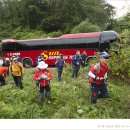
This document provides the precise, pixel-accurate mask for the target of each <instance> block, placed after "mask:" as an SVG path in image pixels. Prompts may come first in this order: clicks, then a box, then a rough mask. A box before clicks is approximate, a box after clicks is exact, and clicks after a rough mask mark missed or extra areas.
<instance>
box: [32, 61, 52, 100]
mask: <svg viewBox="0 0 130 130" xmlns="http://www.w3.org/2000/svg"><path fill="white" fill-rule="evenodd" d="M37 68H38V69H37V70H36V71H35V73H34V77H33V79H34V81H36V82H37V87H38V90H39V96H40V101H43V100H44V90H45V91H46V93H45V96H46V97H48V98H50V94H51V87H50V80H51V79H52V72H51V71H50V70H49V69H48V64H46V63H45V62H44V61H41V62H39V64H38V66H37Z"/></svg>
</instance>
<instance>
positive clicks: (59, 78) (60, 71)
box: [57, 69, 63, 81]
mask: <svg viewBox="0 0 130 130" xmlns="http://www.w3.org/2000/svg"><path fill="white" fill-rule="evenodd" d="M62 71H63V69H57V72H58V81H61V75H62Z"/></svg>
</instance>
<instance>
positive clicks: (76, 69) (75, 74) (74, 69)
mask: <svg viewBox="0 0 130 130" xmlns="http://www.w3.org/2000/svg"><path fill="white" fill-rule="evenodd" d="M79 69H80V66H76V65H73V66H72V77H73V78H74V77H75V78H77V76H78V72H79Z"/></svg>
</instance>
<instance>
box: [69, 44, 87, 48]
mask: <svg viewBox="0 0 130 130" xmlns="http://www.w3.org/2000/svg"><path fill="white" fill-rule="evenodd" d="M69 48H87V44H86V43H78V44H68V49H69Z"/></svg>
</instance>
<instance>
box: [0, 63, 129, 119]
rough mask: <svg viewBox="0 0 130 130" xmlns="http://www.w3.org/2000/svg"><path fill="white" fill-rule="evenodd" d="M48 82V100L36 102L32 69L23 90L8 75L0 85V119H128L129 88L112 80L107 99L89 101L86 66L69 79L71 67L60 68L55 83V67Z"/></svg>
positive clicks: (26, 73)
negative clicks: (61, 73)
mask: <svg viewBox="0 0 130 130" xmlns="http://www.w3.org/2000/svg"><path fill="white" fill-rule="evenodd" d="M50 69H51V70H52V73H53V79H52V81H51V98H52V99H51V103H50V102H48V99H46V100H45V101H44V102H40V101H39V93H38V91H37V87H36V85H35V82H34V81H33V74H34V72H35V68H32V69H26V70H25V74H24V80H23V84H24V89H23V90H20V89H18V88H17V87H16V86H14V85H13V84H12V82H13V80H12V77H11V75H10V76H9V77H7V79H6V81H7V83H8V84H7V85H5V86H2V87H0V118H5V119H7V118H10V119H14V118H15V119H51V118H53V119H66V118H67V119H68V118H70V119H77V118H78V119H104V118H105V119H111V118H120V119H122V118H123V119H124V118H130V87H129V86H128V85H127V84H125V83H123V82H122V83H119V82H118V83H117V82H114V81H112V80H110V81H109V83H108V91H109V92H110V98H108V99H99V102H98V103H97V104H96V105H92V104H91V103H90V94H91V92H90V84H88V82H87V80H86V73H87V68H85V70H83V68H81V69H80V73H79V77H78V78H77V79H73V78H71V66H70V65H68V66H67V67H66V68H64V71H63V77H62V81H61V82H58V80H57V72H56V69H54V68H50Z"/></svg>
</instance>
